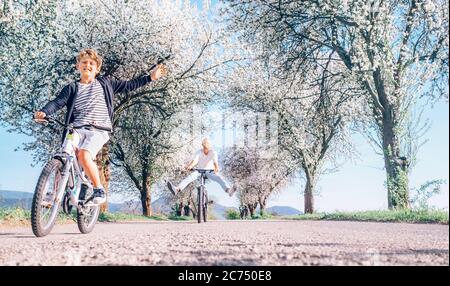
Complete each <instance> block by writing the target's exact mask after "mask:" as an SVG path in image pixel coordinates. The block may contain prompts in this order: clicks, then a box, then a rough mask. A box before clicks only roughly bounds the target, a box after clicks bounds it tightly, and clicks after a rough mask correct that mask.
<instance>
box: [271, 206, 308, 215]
mask: <svg viewBox="0 0 450 286" xmlns="http://www.w3.org/2000/svg"><path fill="white" fill-rule="evenodd" d="M266 212H267V213H270V214H276V215H281V216H283V215H299V214H303V212H301V211H299V210H298V209H296V208H293V207H288V206H273V207H270V208H267V210H266Z"/></svg>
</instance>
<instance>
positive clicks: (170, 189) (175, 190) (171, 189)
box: [167, 181, 180, 196]
mask: <svg viewBox="0 0 450 286" xmlns="http://www.w3.org/2000/svg"><path fill="white" fill-rule="evenodd" d="M167 187H168V188H169V191H170V192H171V193H172V194H173V195H174V196H176V195H177V194H178V192H179V191H180V190H179V189H178V188H177V187H175V186H174V185H173V184H172V183H171V182H169V181H168V182H167Z"/></svg>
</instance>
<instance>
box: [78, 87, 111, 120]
mask: <svg viewBox="0 0 450 286" xmlns="http://www.w3.org/2000/svg"><path fill="white" fill-rule="evenodd" d="M77 84H78V94H77V96H76V98H75V102H74V107H73V116H74V121H73V125H74V126H81V125H94V126H100V127H104V128H109V129H112V124H111V119H110V117H109V114H108V107H107V105H106V101H105V93H104V91H103V88H102V86H101V85H100V83H99V82H98V80H94V81H93V82H91V83H88V84H83V83H80V82H78V83H77Z"/></svg>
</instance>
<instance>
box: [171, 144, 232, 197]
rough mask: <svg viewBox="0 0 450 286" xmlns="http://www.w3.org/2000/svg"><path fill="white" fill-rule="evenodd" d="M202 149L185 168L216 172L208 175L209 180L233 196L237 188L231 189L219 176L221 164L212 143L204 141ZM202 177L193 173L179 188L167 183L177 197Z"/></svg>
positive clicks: (197, 173)
mask: <svg viewBox="0 0 450 286" xmlns="http://www.w3.org/2000/svg"><path fill="white" fill-rule="evenodd" d="M202 147H203V148H202V149H200V150H198V151H197V152H196V153H195V155H194V158H193V159H192V161H191V162H190V163H189V165H187V166H186V167H185V169H186V170H189V171H190V170H192V169H193V168H194V167H196V168H198V169H207V170H214V174H213V173H206V174H205V175H206V176H207V178H208V179H210V180H212V181H214V182H216V183H218V184H219V185H220V186H221V187H222V189H224V190H225V192H226V193H228V195H230V197H231V196H233V194H234V193H235V192H236V188H235V187H231V186H230V184H229V183H228V182H227V181H225V180H224V178H223V177H222V176H221V175H219V162H218V158H217V153H216V152H215V151H214V150H212V149H211V142H210V141H209V139H208V138H205V139H203V141H202ZM198 177H200V173H199V172H192V173H191V174H190V175H189V176H187V177H186V178H185V179H184V180H183V181H181V182H180V184H179V185H178V186H174V185H173V184H172V183H171V182H168V183H167V186H168V187H169V190H170V191H171V192H172V193H173V194H174V195H176V194H177V193H178V192H180V191H182V190H184V189H185V188H186V187H187V185H189V184H190V183H192V182H193V181H195V180H197V179H198Z"/></svg>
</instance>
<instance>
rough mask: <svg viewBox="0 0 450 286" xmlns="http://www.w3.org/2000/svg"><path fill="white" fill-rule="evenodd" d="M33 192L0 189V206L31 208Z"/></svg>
mask: <svg viewBox="0 0 450 286" xmlns="http://www.w3.org/2000/svg"><path fill="white" fill-rule="evenodd" d="M33 195H34V194H33V193H28V192H18V191H6V190H0V207H21V208H24V209H31V201H32V200H33Z"/></svg>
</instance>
